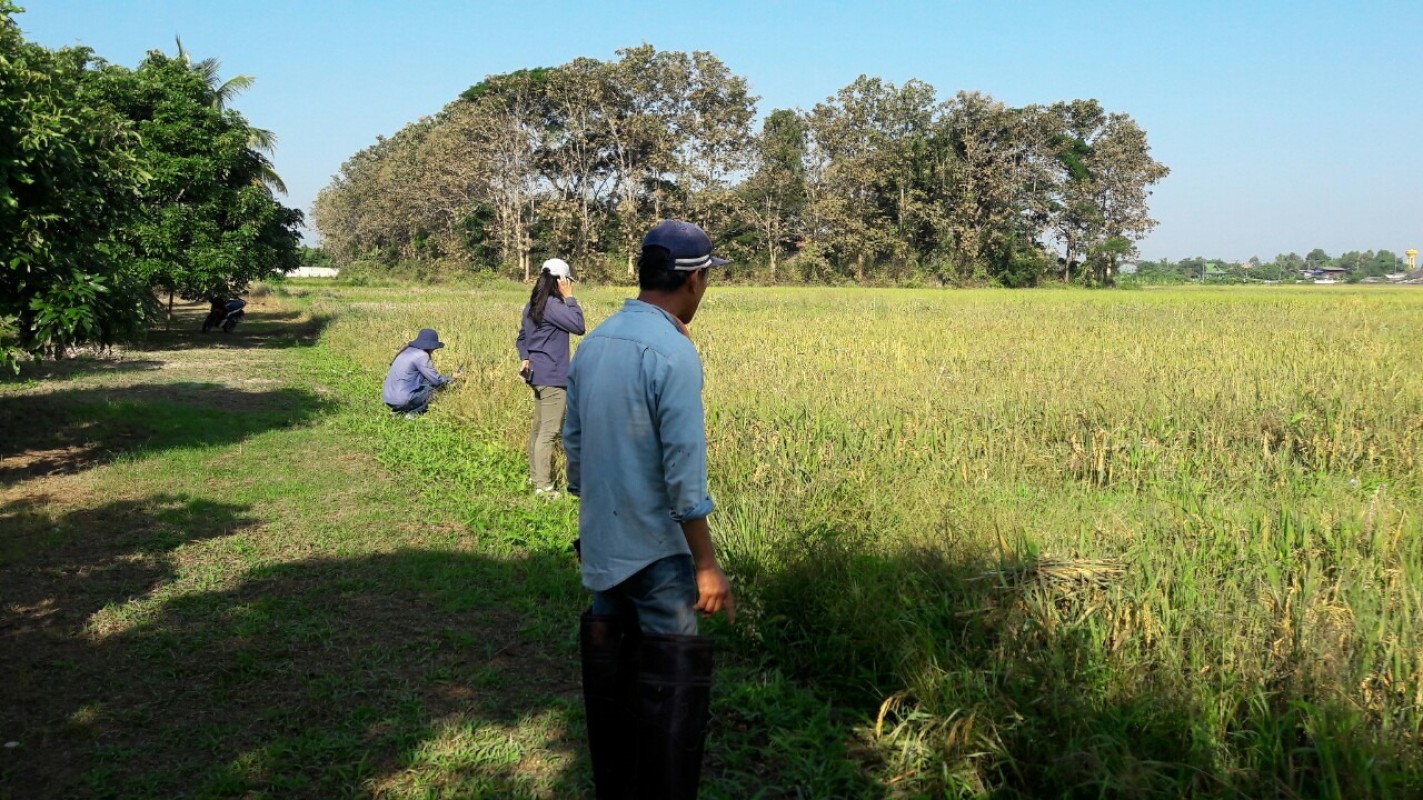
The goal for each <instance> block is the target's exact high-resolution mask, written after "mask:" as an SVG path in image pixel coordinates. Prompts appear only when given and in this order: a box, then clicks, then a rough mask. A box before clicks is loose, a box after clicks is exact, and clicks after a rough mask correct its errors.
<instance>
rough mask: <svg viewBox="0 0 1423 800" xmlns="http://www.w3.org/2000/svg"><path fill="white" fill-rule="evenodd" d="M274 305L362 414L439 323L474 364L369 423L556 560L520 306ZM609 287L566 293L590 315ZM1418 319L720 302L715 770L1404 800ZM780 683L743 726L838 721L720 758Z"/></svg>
mask: <svg viewBox="0 0 1423 800" xmlns="http://www.w3.org/2000/svg"><path fill="white" fill-rule="evenodd" d="M288 291H289V292H290V293H291V294H292V295H293V296H296V297H299V298H300V300H301V302H302V303H303V304H304V305H305V307H306V308H307V309H308V310H309V311H310V312H311V313H314V314H318V315H325V316H330V317H332V318H333V319H334V322H333V324H332V325H331V326H330V327H329V328H328V329H327V331H326V333H325V338H324V342H325V346H326V347H327V348H329V356H330V358H331V359H332V362H331V364H332V366H331V369H332V370H333V373H334V374H337V375H339V376H340V381H337V383H339V386H340V389H339V390H340V391H341V392H343V393H345V394H347V395H349V396H352V397H355V396H373V395H374V393H375V391H376V388H377V386H378V383H379V380H380V377H381V375H382V374H383V371H384V367H385V365H386V364H387V363H388V362H389V360H390V358H391V356H392V355H393V354H394V352H395V350H396V349H397V348H398V347H399V345H400V343H402V342H404V341H405V340H408V339H409V338H411V337H412V336H413V335H414V333H415V332H416V331H417V330H418V329H419V328H421V327H435V328H438V329H439V330H440V332H441V336H442V338H443V339H444V340H445V341H446V342H448V343H449V346H448V347H447V348H446V349H445V350H443V351H441V352H440V354H439V363H440V365H441V367H442V368H445V369H452V368H456V367H458V368H463V369H464V370H465V371H466V375H467V376H468V378H469V380H468V381H467V382H465V383H464V384H463V385H461V386H460V387H458V388H457V389H454V390H452V391H450V392H448V393H446V394H445V396H443V397H441V398H440V400H439V401H438V404H437V409H436V411H435V412H434V413H432V415H430V416H429V417H428V418H426V419H424V420H420V421H419V422H418V423H416V424H415V425H413V426H401V425H399V424H398V423H392V422H389V421H386V420H374V419H372V420H371V421H369V422H368V423H363V425H364V428H363V430H365V432H366V433H367V434H368V435H369V436H370V439H371V441H373V442H377V444H376V445H375V446H376V448H377V451H378V453H379V456H380V458H382V459H383V461H384V463H386V464H387V466H388V467H389V468H390V469H391V470H392V471H395V472H397V473H399V474H402V475H407V476H412V477H414V478H416V480H417V481H418V483H420V484H421V485H422V486H424V487H426V489H427V492H426V495H425V496H427V497H430V498H433V499H434V500H436V501H438V502H440V503H443V504H446V505H447V506H448V507H449V508H451V509H454V512H453V513H455V514H456V516H459V517H461V518H462V520H463V521H464V522H465V523H466V524H468V525H470V526H471V527H472V529H474V530H478V531H480V532H481V535H486V536H488V537H490V538H494V539H500V538H502V540H503V541H505V542H507V543H508V546H509V547H511V548H514V549H515V550H514V551H518V552H531V553H538V554H548V556H549V557H554V556H553V554H555V553H558V552H561V551H563V550H564V549H565V548H566V545H567V540H568V538H569V537H570V536H571V525H572V519H573V518H572V512H571V510H569V511H565V512H563V513H561V514H560V513H559V512H557V511H555V512H552V513H550V512H548V511H546V510H543V509H538V508H533V509H529V507H528V506H527V502H526V498H525V497H524V491H523V486H522V483H521V481H522V474H523V473H522V469H523V465H522V455H521V454H522V449H523V442H524V437H525V436H526V435H527V419H526V418H527V416H528V397H527V389H526V387H524V386H523V385H522V384H521V383H520V382H519V380H518V378H517V375H516V371H517V362H516V357H515V355H514V350H513V338H514V334H515V331H516V327H515V326H516V322H517V314H518V309H519V308H520V306H521V305H522V303H523V302H524V301H525V300H526V290H525V289H524V288H523V287H518V286H493V287H486V288H480V289H461V290H455V289H424V288H413V289H411V288H407V289H400V288H383V289H375V288H362V289H352V288H347V289H337V288H322V287H317V286H293V287H291V288H290V289H289V290H288ZM628 294H629V292H628V291H627V290H619V289H611V288H608V289H592V290H583V289H581V290H580V294H579V296H580V299H581V300H582V301H583V305H584V307H585V309H586V310H587V313H588V316H589V320H590V323H591V324H596V323H597V322H598V321H600V320H601V319H603V318H605V317H606V316H608V315H609V314H611V313H612V312H613V311H614V310H615V309H616V307H617V306H618V305H619V304H620V303H621V299H622V297H625V296H627V295H628ZM1420 331H1423V293H1419V292H1416V291H1408V290H1399V289H1382V288H1373V287H1368V288H1364V287H1360V288H1345V287H1330V288H1329V289H1323V288H1322V287H1300V288H1294V287H1289V288H1283V287H1282V288H1271V289H1238V288H1233V289H1190V290H1170V291H1141V292H1111V293H1109V292H1102V293H1086V292H1074V291H1061V292H1057V291H1038V292H1004V291H951V292H941V291H887V290H870V291H865V290H853V289H786V290H780V289H750V288H720V287H716V286H713V288H712V290H711V292H710V294H709V295H708V297H707V300H706V302H705V303H704V305H703V307H702V310H701V312H700V314H699V316H698V319H697V321H696V323H695V324H694V325H693V337H694V340H695V341H696V343H697V345H698V347H699V348H700V350H701V352H702V355H703V360H704V362H705V365H706V376H707V396H706V397H707V409H708V425H709V429H710V447H711V472H712V483H713V486H712V488H713V493H714V495H715V496H716V498H717V500H718V504H719V509H718V511H717V513H716V514H715V515H714V517H713V520H712V521H713V531H714V534H715V536H716V538H717V540H718V542H719V543H720V547H721V549H722V552H723V553H724V557H725V560H726V561H727V563H728V567H729V569H730V571H731V572H732V573H733V575H734V579H735V580H736V582H737V586H738V591H739V599H740V602H741V610H742V617H741V621H740V622H739V624H738V625H737V626H736V627H735V628H727V627H726V626H724V625H719V626H713V631H714V633H715V635H717V636H718V637H720V638H721V640H722V641H724V642H729V643H731V644H732V645H733V651H734V653H735V654H736V659H737V661H736V663H740V664H743V665H749V667H750V668H751V670H752V672H751V673H748V674H747V675H742V676H740V677H734V678H733V679H732V681H731V682H730V684H729V686H728V687H724V688H723V690H722V694H721V696H720V698H719V701H718V706H717V709H718V721H717V722H716V723H715V724H714V727H713V734H712V736H713V738H712V744H711V751H712V754H713V758H714V764H713V767H714V769H713V773H714V774H716V769H723V770H725V772H723V773H721V774H723V775H726V776H734V775H735V774H738V773H736V772H735V769H739V767H737V761H736V760H737V758H739V757H740V756H741V755H742V754H744V753H745V752H748V751H751V750H754V746H755V745H756V743H759V742H765V741H770V742H775V741H777V737H778V736H779V737H782V738H793V737H794V736H795V735H796V734H797V732H803V731H807V730H813V731H819V732H820V734H819V735H820V736H821V738H820V739H819V740H817V741H821V742H822V744H821V745H816V747H822V746H823V741H824V740H825V739H826V738H830V739H833V738H834V734H836V733H837V732H840V733H841V734H843V735H842V737H841V738H842V739H844V740H845V741H846V742H848V745H847V746H849V747H850V749H851V751H852V752H854V753H856V755H855V756H854V757H853V758H852V759H851V761H852V764H851V766H852V767H854V769H856V770H857V771H859V773H860V774H863V775H869V776H872V777H873V778H874V781H873V782H872V783H871V784H868V785H858V786H856V785H854V784H850V783H845V784H844V786H848V787H850V788H846V789H840V790H836V791H830V790H824V791H821V792H820V793H816V792H814V791H812V792H809V793H806V794H803V796H837V794H848V793H851V791H852V790H853V791H857V792H864V793H867V794H871V795H873V794H889V795H901V796H972V795H977V794H988V793H992V794H995V795H998V796H1023V797H1037V796H1093V797H1097V796H1130V797H1139V796H1168V797H1170V796H1180V795H1186V794H1189V795H1206V796H1211V795H1214V796H1251V797H1260V796H1278V797H1369V796H1378V797H1384V796H1395V797H1407V796H1414V795H1417V794H1419V793H1420V792H1423V777H1420V753H1423V740H1420V734H1421V733H1423V682H1421V681H1420V677H1421V676H1423V634H1421V633H1420V631H1423V523H1420V514H1423V502H1420V498H1423V480H1421V479H1423V378H1420V375H1419V370H1418V366H1419V364H1420V363H1423V358H1420V353H1419V350H1420V344H1423V342H1421V341H1420V339H1419V332H1420ZM514 551H511V552H514ZM568 602H569V609H570V611H571V609H572V607H573V605H574V604H575V603H576V602H577V600H576V596H574V597H571V598H570V599H569V601H568ZM766 675H770V676H774V677H773V679H772V680H770V683H771V684H774V685H775V686H776V687H777V688H775V689H773V690H768V692H763V693H762V694H761V695H760V696H762V697H769V700H768V701H767V702H765V703H763V706H764V708H766V709H774V708H785V707H788V706H787V705H782V704H781V701H782V700H783V699H785V698H788V697H790V696H791V692H792V691H796V692H799V691H801V690H802V689H804V690H808V691H810V692H811V693H812V696H813V697H816V698H824V699H825V700H826V701H829V702H830V703H831V705H830V706H829V708H830V709H831V710H830V716H829V717H826V718H824V719H822V720H820V721H818V722H817V721H816V720H815V719H813V718H812V715H805V716H802V717H798V718H793V719H786V718H785V717H784V716H782V718H781V719H778V720H777V721H776V722H775V723H774V725H761V726H759V727H758V724H757V723H756V722H755V720H751V724H750V725H749V727H750V728H757V729H758V730H760V731H761V732H760V733H756V734H755V735H754V736H752V737H751V738H749V739H738V738H737V736H738V735H739V734H738V731H740V730H741V729H743V728H748V723H747V720H746V719H744V718H743V716H744V714H743V710H744V709H745V708H746V706H745V704H744V703H734V702H732V701H731V698H732V697H735V696H736V695H737V693H739V692H743V691H745V690H746V687H747V686H748V685H752V684H753V683H754V681H756V680H763V682H764V678H763V677H756V676H766ZM748 676H749V677H748ZM797 696H798V695H797ZM814 707H815V706H814V704H813V703H812V704H810V705H807V706H806V708H814ZM759 713H762V712H755V713H753V714H751V716H755V715H756V714H759ZM847 720H848V722H847ZM847 725H848V726H849V727H850V728H853V729H855V731H858V735H854V734H853V733H849V732H847V730H846V726H847ZM756 737H760V738H759V739H758V738H756ZM813 749H815V747H807V748H805V750H807V751H808V750H813ZM794 752H798V751H795V750H787V751H786V753H787V754H788V755H787V756H786V758H785V759H783V760H782V761H781V762H778V763H779V765H780V766H781V767H785V765H787V764H794V763H802V762H797V760H796V757H795V756H793V755H789V754H791V753H794ZM717 759H719V761H718V760H717ZM823 763H827V764H833V765H837V766H836V769H839V768H840V766H843V765H844V759H842V758H839V757H835V758H832V759H828V760H826V761H824V762H823ZM785 768H788V767H785ZM761 769H762V771H763V772H764V766H763V767H762V768H761ZM747 771H748V772H749V773H750V774H755V773H756V769H748V770H747ZM727 780H728V781H729V780H731V778H727ZM837 780H839V779H838V778H837ZM792 783H793V782H792ZM725 785H728V784H718V783H717V781H716V779H714V780H713V781H712V782H711V791H712V792H718V791H721V789H719V788H718V787H719V786H725ZM824 785H825V786H829V785H832V784H828V783H827V784H824ZM787 791H788V792H789V791H791V790H789V789H788V790H787ZM826 792H829V793H826ZM718 796H719V795H718ZM770 796H780V795H777V794H775V793H774V792H773V793H772V794H771V795H770ZM787 796H796V795H794V794H789V795H787Z"/></svg>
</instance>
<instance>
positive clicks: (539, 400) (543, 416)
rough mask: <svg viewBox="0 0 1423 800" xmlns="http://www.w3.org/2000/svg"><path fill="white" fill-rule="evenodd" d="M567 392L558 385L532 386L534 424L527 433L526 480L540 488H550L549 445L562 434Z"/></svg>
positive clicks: (551, 465) (550, 464) (551, 479)
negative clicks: (527, 473) (527, 471)
mask: <svg viewBox="0 0 1423 800" xmlns="http://www.w3.org/2000/svg"><path fill="white" fill-rule="evenodd" d="M567 403H568V390H567V389H565V388H563V387H562V386H535V387H534V424H533V429H532V430H531V431H530V432H529V478H530V480H532V481H533V482H534V486H535V487H536V488H539V489H543V488H545V487H548V486H552V485H553V444H554V442H556V441H557V440H558V438H559V436H560V435H561V434H562V432H563V410H564V408H565V406H566V405H567Z"/></svg>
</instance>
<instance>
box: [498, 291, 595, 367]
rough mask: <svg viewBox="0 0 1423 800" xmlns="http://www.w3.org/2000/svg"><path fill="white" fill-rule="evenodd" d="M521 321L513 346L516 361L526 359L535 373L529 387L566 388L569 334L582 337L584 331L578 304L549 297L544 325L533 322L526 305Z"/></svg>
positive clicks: (580, 309) (581, 310) (545, 309)
mask: <svg viewBox="0 0 1423 800" xmlns="http://www.w3.org/2000/svg"><path fill="white" fill-rule="evenodd" d="M523 320H524V322H523V325H522V326H521V327H520V328H519V338H518V339H516V340H515V342H514V345H515V347H517V348H519V358H520V359H527V360H528V362H529V367H530V368H531V369H532V370H533V372H534V376H533V380H531V381H530V383H532V384H533V385H535V386H563V387H566V386H568V334H570V333H576V334H578V335H579V336H582V335H583V332H584V331H585V330H587V327H586V325H585V324H584V322H583V309H582V308H579V306H578V301H577V300H574V299H573V298H572V297H569V298H567V299H565V300H564V301H563V302H559V298H557V297H550V298H549V299H548V300H547V301H545V302H544V321H543V324H537V323H535V322H534V319H533V317H531V316H529V307H528V306H527V305H526V306H524V315H523Z"/></svg>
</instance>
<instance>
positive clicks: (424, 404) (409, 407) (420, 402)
mask: <svg viewBox="0 0 1423 800" xmlns="http://www.w3.org/2000/svg"><path fill="white" fill-rule="evenodd" d="M435 388H436V387H434V386H433V385H431V384H428V383H426V382H424V381H421V382H420V388H419V389H416V390H415V391H414V392H412V393H411V395H410V399H409V400H407V401H405V405H403V406H392V405H390V403H386V405H387V406H390V410H391V411H392V412H393V413H396V414H424V413H425V412H426V411H429V410H430V398H431V397H433V396H434V394H435Z"/></svg>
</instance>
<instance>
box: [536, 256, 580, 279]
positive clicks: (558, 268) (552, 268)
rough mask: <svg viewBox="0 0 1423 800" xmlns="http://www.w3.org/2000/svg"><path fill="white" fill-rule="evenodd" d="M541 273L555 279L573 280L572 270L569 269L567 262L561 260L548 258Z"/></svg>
mask: <svg viewBox="0 0 1423 800" xmlns="http://www.w3.org/2000/svg"><path fill="white" fill-rule="evenodd" d="M543 271H544V272H547V273H548V274H550V275H552V276H554V277H555V278H567V279H569V280H573V270H572V269H570V268H569V266H568V262H567V261H564V260H563V259H561V258H550V259H549V260H547V261H545V262H544V267H543Z"/></svg>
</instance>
